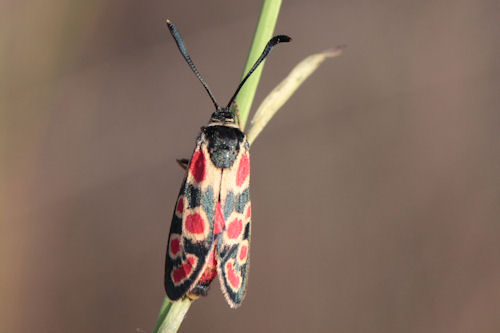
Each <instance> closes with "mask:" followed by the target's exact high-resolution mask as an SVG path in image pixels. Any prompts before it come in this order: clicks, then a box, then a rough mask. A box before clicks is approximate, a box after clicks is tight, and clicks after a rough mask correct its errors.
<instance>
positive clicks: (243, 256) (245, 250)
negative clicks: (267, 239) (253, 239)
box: [240, 245, 248, 260]
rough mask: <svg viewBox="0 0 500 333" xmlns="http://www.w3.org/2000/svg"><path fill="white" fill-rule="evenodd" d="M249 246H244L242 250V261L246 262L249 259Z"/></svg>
mask: <svg viewBox="0 0 500 333" xmlns="http://www.w3.org/2000/svg"><path fill="white" fill-rule="evenodd" d="M247 252H248V246H246V245H243V246H242V247H241V249H240V260H245V258H246V257H247Z"/></svg>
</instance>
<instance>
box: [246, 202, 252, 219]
mask: <svg viewBox="0 0 500 333" xmlns="http://www.w3.org/2000/svg"><path fill="white" fill-rule="evenodd" d="M245 216H246V218H247V219H249V218H250V216H252V206H251V205H248V208H247V214H246V215H245Z"/></svg>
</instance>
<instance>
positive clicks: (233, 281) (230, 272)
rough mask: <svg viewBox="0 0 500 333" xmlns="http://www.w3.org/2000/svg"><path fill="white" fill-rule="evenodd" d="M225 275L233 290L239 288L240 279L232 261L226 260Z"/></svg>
mask: <svg viewBox="0 0 500 333" xmlns="http://www.w3.org/2000/svg"><path fill="white" fill-rule="evenodd" d="M226 276H227V280H228V281H229V284H230V285H231V287H232V288H233V289H234V290H238V289H239V288H240V282H241V279H240V277H239V276H238V275H237V274H236V272H235V270H234V268H233V263H232V262H230V261H229V262H228V263H226Z"/></svg>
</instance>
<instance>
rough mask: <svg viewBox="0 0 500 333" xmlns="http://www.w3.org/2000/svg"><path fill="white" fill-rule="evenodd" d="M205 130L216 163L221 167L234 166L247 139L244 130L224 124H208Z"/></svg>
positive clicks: (211, 157)
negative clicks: (242, 144)
mask: <svg viewBox="0 0 500 333" xmlns="http://www.w3.org/2000/svg"><path fill="white" fill-rule="evenodd" d="M203 132H204V134H205V137H206V139H207V141H208V151H209V153H210V159H211V160H212V162H213V163H214V165H215V166H216V167H217V168H221V169H226V168H230V167H232V166H233V164H234V161H235V159H236V157H237V156H238V153H239V152H240V147H241V143H242V142H243V141H244V140H245V135H244V134H243V132H242V131H241V130H240V129H239V128H237V127H231V126H223V125H216V126H207V127H205V128H204V130H203Z"/></svg>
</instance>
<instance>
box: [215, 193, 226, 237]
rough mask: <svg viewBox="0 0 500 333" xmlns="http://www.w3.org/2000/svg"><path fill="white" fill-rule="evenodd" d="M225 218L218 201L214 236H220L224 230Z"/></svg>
mask: <svg viewBox="0 0 500 333" xmlns="http://www.w3.org/2000/svg"><path fill="white" fill-rule="evenodd" d="M224 225H225V222H224V216H223V215H222V209H221V207H220V201H217V206H215V225H214V235H217V234H219V233H220V232H221V231H222V230H223V229H224Z"/></svg>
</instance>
